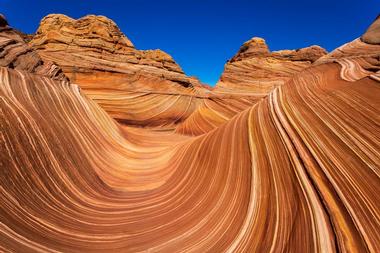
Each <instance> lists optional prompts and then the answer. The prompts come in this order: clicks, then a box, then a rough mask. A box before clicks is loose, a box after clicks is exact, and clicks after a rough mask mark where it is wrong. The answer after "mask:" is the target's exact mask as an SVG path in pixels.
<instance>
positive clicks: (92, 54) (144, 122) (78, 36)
mask: <svg viewBox="0 0 380 253" xmlns="http://www.w3.org/2000/svg"><path fill="white" fill-rule="evenodd" d="M29 44H30V45H31V46H32V47H33V48H34V49H35V50H37V52H38V53H39V55H40V56H41V57H42V58H43V59H44V60H49V61H54V62H56V63H57V64H58V65H59V66H60V67H61V68H62V69H63V71H64V73H65V74H66V75H67V76H68V77H69V79H70V80H71V81H72V82H73V83H76V84H78V85H79V86H80V87H81V88H82V89H83V91H84V92H85V93H86V94H87V95H88V96H89V97H90V98H91V99H93V100H95V101H96V102H97V103H99V104H100V105H101V106H102V107H103V108H104V109H105V110H106V111H107V112H108V113H110V114H111V115H112V116H113V117H114V118H115V119H117V120H119V121H120V122H124V123H128V124H132V123H133V124H136V125H140V126H152V125H153V126H156V125H160V126H161V125H165V126H170V125H175V124H176V122H180V121H182V120H183V118H184V117H186V115H187V114H188V113H185V114H184V115H182V114H183V113H182V112H183V110H184V109H185V108H184V107H183V106H181V105H186V104H189V100H191V101H192V100H193V99H192V98H191V97H193V96H194V95H203V94H204V93H207V92H208V89H206V88H205V86H203V85H201V84H200V82H199V81H198V80H197V79H196V78H192V77H188V76H186V75H185V74H184V72H183V71H182V69H181V68H180V67H179V65H178V64H177V63H176V62H175V61H174V60H173V58H172V57H171V56H170V55H168V54H167V53H165V52H163V51H161V50H137V49H136V48H135V47H134V46H133V44H132V42H131V41H130V40H129V39H128V38H127V37H126V36H125V35H124V34H123V33H122V32H121V31H120V30H119V28H118V27H117V26H116V24H115V23H114V22H113V21H112V20H110V19H108V18H106V17H104V16H95V15H89V16H85V17H83V18H80V19H78V20H75V19H72V18H69V17H67V16H65V15H60V14H51V15H48V16H46V17H45V18H44V19H42V21H41V23H40V26H39V28H38V30H37V32H36V35H35V36H34V37H33V39H32V40H31V42H30V43H29ZM162 93H165V94H166V95H163V96H159V95H157V94H162ZM173 93H175V94H183V95H184V96H185V97H184V98H179V97H178V96H177V95H176V96H170V95H171V94H173ZM189 96H190V98H189ZM132 98H135V99H134V100H133V101H132ZM147 100H148V101H150V102H149V103H154V104H156V105H157V110H154V111H150V112H146V111H145V110H144V109H139V108H136V107H135V105H139V104H140V105H141V106H142V107H145V108H147V107H148V106H149V105H146V101H147ZM177 100H180V101H181V103H176V104H177V105H179V106H178V107H179V108H178V109H175V108H173V110H172V112H171V113H169V114H170V115H168V113H166V114H162V113H161V112H162V111H164V110H166V108H167V104H170V103H171V102H170V101H172V103H174V102H175V101H177ZM125 101H130V104H128V103H125ZM159 105H163V107H160V106H159ZM194 106H196V103H192V102H191V103H190V104H189V105H188V106H187V107H189V113H190V112H191V109H192V108H194ZM178 114H179V115H182V116H178V117H177V116H176V115H178ZM151 117H153V120H152V119H151Z"/></svg>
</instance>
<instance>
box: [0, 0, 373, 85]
mask: <svg viewBox="0 0 380 253" xmlns="http://www.w3.org/2000/svg"><path fill="white" fill-rule="evenodd" d="M379 11H380V0H339V1H338V0H319V1H311V0H293V1H292V0H288V1H285V0H260V1H254V0H251V1H249V0H228V1H227V0H177V1H174V0H129V1H128V0H125V1H122V0H120V1H117V0H75V1H72V0H54V1H51V0H33V1H32V0H0V13H3V14H5V15H6V17H7V18H8V21H9V22H10V24H11V25H12V26H14V27H16V28H18V29H20V30H22V31H23V32H26V33H33V32H35V30H36V29H37V27H38V24H39V21H40V20H41V18H42V17H44V16H45V15H47V14H49V13H63V14H66V15H68V16H71V17H73V18H79V17H81V16H84V15H86V14H99V15H100V14H101V15H105V16H107V17H109V18H111V19H113V20H114V21H115V22H116V23H117V24H118V26H119V27H120V29H121V30H122V31H123V32H124V33H125V34H126V36H127V37H128V38H129V39H130V40H132V42H133V43H134V45H135V46H136V47H137V48H138V49H155V48H160V49H162V50H164V51H166V52H168V53H169V54H171V55H172V56H173V58H174V59H175V60H176V61H177V62H178V63H179V64H180V66H181V67H182V68H183V70H184V71H185V72H186V74H188V75H192V76H197V77H199V78H200V79H201V80H202V81H203V82H205V83H208V84H211V85H213V84H214V83H215V82H216V81H217V80H218V78H219V76H220V74H221V72H222V71H223V67H224V64H225V62H226V60H227V59H229V58H230V57H231V56H233V55H234V54H235V53H236V51H237V50H238V49H239V47H240V45H241V44H242V43H243V42H245V41H246V40H248V39H250V38H251V37H253V36H260V37H263V38H265V39H266V41H267V43H268V45H269V47H270V48H271V50H280V49H295V48H300V47H305V46H309V45H313V44H319V45H321V46H322V47H324V48H326V49H327V50H328V51H331V50H332V49H334V48H336V47H338V46H340V45H341V44H343V43H345V42H348V41H351V40H353V39H354V38H356V37H359V36H360V35H361V34H362V33H363V32H364V31H365V29H366V28H367V27H368V25H369V24H370V23H371V22H372V21H373V20H374V18H375V17H376V16H377V15H378V14H379Z"/></svg>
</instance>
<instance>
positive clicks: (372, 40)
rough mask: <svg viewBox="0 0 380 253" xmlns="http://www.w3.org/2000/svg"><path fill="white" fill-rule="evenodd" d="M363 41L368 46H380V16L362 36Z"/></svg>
mask: <svg viewBox="0 0 380 253" xmlns="http://www.w3.org/2000/svg"><path fill="white" fill-rule="evenodd" d="M361 39H362V41H363V42H365V43H368V44H375V45H376V44H380V15H379V16H378V17H377V18H376V19H375V21H374V22H373V23H372V25H371V26H370V27H369V28H368V30H367V31H366V32H365V33H364V34H363V35H362V37H361Z"/></svg>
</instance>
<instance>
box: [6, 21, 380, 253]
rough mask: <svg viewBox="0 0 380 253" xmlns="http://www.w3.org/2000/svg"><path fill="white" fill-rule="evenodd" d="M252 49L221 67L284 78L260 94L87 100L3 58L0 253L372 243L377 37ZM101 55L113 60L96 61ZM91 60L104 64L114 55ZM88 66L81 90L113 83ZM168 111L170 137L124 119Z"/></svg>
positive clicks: (321, 247) (379, 219)
mask: <svg viewBox="0 0 380 253" xmlns="http://www.w3.org/2000/svg"><path fill="white" fill-rule="evenodd" d="M69 21H70V20H69ZM70 22H71V21H70ZM0 23H1V22H0ZM110 25H112V24H110ZM7 29H8V28H7ZM99 29H100V28H99ZM100 30H101V29H100ZM74 31H75V29H74ZM1 34H2V33H1ZM1 34H0V35H1ZM6 34H7V35H8V33H6ZM69 34H70V33H69ZM54 36H55V35H54ZM63 37H65V36H63ZM68 38H69V36H68ZM37 39H38V37H37V38H36V39H34V42H32V43H35V41H36V40H37ZM99 41H100V40H99ZM122 41H123V42H122V43H123V45H124V46H123V47H124V49H125V50H127V49H126V48H130V49H131V50H135V49H133V48H132V44H131V43H128V42H127V40H124V39H122ZM50 43H51V42H49V43H47V44H50ZM54 43H55V42H54ZM80 43H81V42H80ZM47 44H44V45H45V46H46V45H47ZM58 44H59V43H58ZM249 44H250V43H249ZM253 44H255V45H256V46H255V47H259V51H260V53H258V54H257V53H255V50H253V49H249V48H248V49H246V50H242V52H239V54H238V55H237V56H236V58H235V60H233V61H232V62H230V63H228V64H230V65H233V64H235V63H239V62H240V63H242V62H244V61H246V60H249V59H251V62H250V63H251V64H252V65H247V63H244V64H245V65H243V64H241V65H239V66H237V65H234V66H235V67H236V68H237V69H238V70H239V71H240V72H239V71H238V72H236V73H239V75H238V76H239V77H238V78H240V79H241V80H245V79H249V78H254V77H255V76H252V77H251V76H250V75H249V72H250V71H252V72H253V73H255V75H256V74H257V75H258V78H259V79H260V78H261V79H262V80H264V79H265V78H264V75H263V76H260V73H262V71H263V70H260V71H261V72H260V71H259V70H257V66H256V65H254V64H255V62H254V61H253V59H256V60H260V61H262V62H264V63H265V62H266V64H267V65H266V66H265V67H266V70H267V71H268V73H269V74H270V75H268V76H267V78H269V79H274V76H276V78H277V77H278V79H276V80H282V81H283V79H281V78H286V79H287V81H286V82H285V81H283V83H281V84H279V85H275V86H276V87H275V88H274V87H272V89H273V90H272V91H269V90H270V89H269V88H268V89H267V90H266V92H267V94H266V93H265V92H262V94H261V93H258V91H259V90H258V89H257V88H256V86H252V85H248V84H247V83H244V84H242V85H239V83H235V82H231V81H229V82H225V83H223V84H219V85H221V86H223V85H224V87H223V88H222V87H219V88H218V89H217V90H216V91H209V92H204V93H201V92H200V91H202V88H199V90H200V91H198V90H197V89H198V88H197V87H196V86H194V87H195V88H186V87H183V86H182V85H180V84H178V83H176V82H172V83H171V84H170V85H172V86H173V87H172V90H171V91H170V92H163V91H162V90H160V88H159V87H157V83H155V82H154V81H153V80H157V79H156V78H155V77H154V78H153V77H152V79H150V80H152V83H147V82H146V80H144V82H146V83H141V84H139V85H136V86H128V87H129V88H131V87H133V88H134V90H133V89H132V88H131V89H132V90H131V91H128V92H127V91H125V87H127V85H128V84H129V83H128V82H125V83H123V85H124V86H119V87H121V88H120V89H119V90H117V89H116V88H115V87H117V86H116V85H115V84H113V83H111V85H113V88H112V89H110V90H108V89H107V88H106V87H101V86H99V94H96V93H95V89H93V92H94V93H92V94H90V95H86V94H84V93H86V92H87V93H88V92H89V91H91V89H90V88H88V87H86V85H84V84H83V83H82V82H80V85H81V86H82V87H84V88H83V89H80V88H79V87H78V85H77V84H75V83H72V81H73V80H72V79H73V78H72V76H71V83H70V82H67V81H65V80H57V79H55V80H54V79H53V78H48V77H47V76H46V75H45V74H44V72H43V73H40V72H36V71H35V70H34V69H33V68H22V69H17V70H15V69H14V68H13V66H9V64H8V65H5V66H3V67H0V112H1V113H0V129H1V132H0V136H1V138H0V150H1V151H2V152H0V168H1V173H0V203H1V205H0V251H4V252H305V253H308V252H323V253H325V252H327V253H329V252H358V253H361V252H380V195H379V194H378V193H379V191H380V176H379V175H380V166H379V165H380V117H379V115H380V99H379V94H380V78H379V75H378V66H379V65H380V62H379V61H380V57H379V54H380V45H374V44H368V43H366V42H364V41H362V40H360V39H357V40H355V41H353V42H351V43H348V44H346V45H344V46H343V47H341V48H340V49H337V50H335V51H333V52H332V53H330V54H329V55H326V56H324V57H323V58H320V59H319V60H317V61H316V62H315V59H316V58H317V56H316V55H318V54H319V53H318V52H322V51H321V50H320V49H319V48H314V49H313V48H312V49H310V48H309V49H306V50H303V51H302V52H294V51H280V52H269V50H266V49H265V44H264V43H263V40H258V39H254V41H253ZM16 45H17V47H19V45H18V44H17V43H16ZM55 46H56V45H54V47H55ZM23 47H24V46H23ZM35 47H37V46H35ZM73 47H74V48H75V49H73V50H74V51H75V50H78V52H79V53H78V55H81V57H83V58H84V59H87V57H88V55H87V54H84V53H83V52H82V51H81V50H82V49H81V48H80V47H78V46H73ZM37 48H38V47H37ZM70 48H71V46H70ZM6 49H7V50H8V52H10V48H6ZM29 50H30V53H33V52H34V51H33V49H32V48H29ZM45 50H46V51H45ZM65 50H68V51H70V50H71V49H59V50H57V52H59V53H60V54H62V55H66V56H67V59H68V61H70V60H73V58H70V57H77V56H69V55H68V54H66V53H65V52H66V51H65ZM88 50H89V51H91V50H92V49H91V50H90V49H88ZM97 50H98V49H97ZM99 50H100V49H99ZM128 50H129V49H128ZM314 50H315V51H316V52H317V53H315V52H314ZM299 51H301V50H299ZM28 52H29V51H28ZM70 52H72V53H73V51H70ZM338 52H339V54H338ZM39 53H40V54H41V55H43V58H44V60H46V59H50V58H49V57H53V58H54V57H58V56H57V55H55V53H54V50H48V49H41V48H40V49H39ZM103 53H104V55H105V56H104V57H105V59H110V57H112V54H111V53H109V52H105V51H104V52H103V51H101V52H97V53H94V55H98V56H101V55H102V54H103ZM73 54H74V53H73ZM91 54H92V53H89V55H91ZM263 54H267V56H265V57H264V56H263ZM5 55H7V54H5ZM239 55H240V56H239ZM243 56H244V57H243ZM92 57H93V56H91V57H90V58H91V61H94V64H97V65H98V66H99V68H102V69H103V70H104V68H105V67H104V66H107V64H111V63H110V62H112V61H114V60H106V61H105V62H107V63H104V62H103V60H102V58H101V57H99V59H98V61H95V59H93V58H92ZM239 57H240V58H239ZM245 58H248V59H245ZM266 59H271V60H273V61H278V62H276V64H277V65H275V66H276V68H274V67H273V66H271V65H270V64H269V63H270V61H268V60H266ZM285 59H293V60H285ZM294 59H302V60H299V61H300V62H298V60H294ZM306 59H308V60H306ZM1 60H3V58H1ZM293 61H294V62H293ZM73 62H74V61H73ZM84 62H85V63H83V65H81V71H83V73H84V72H85V71H89V72H88V75H87V77H86V78H87V79H91V78H93V79H92V81H91V85H97V82H100V83H101V84H102V85H105V84H106V82H103V83H102V80H103V79H102V78H104V79H106V78H107V76H106V75H107V74H110V75H111V76H112V72H111V71H108V70H107V71H104V73H101V74H100V73H96V72H95V71H94V69H93V68H90V67H88V66H90V65H86V64H89V63H88V62H87V63H86V61H84ZM306 62H309V63H307V64H306ZM310 62H314V63H313V64H311V63H310ZM21 63H23V62H21ZM296 63H302V64H300V65H299V66H298V65H297V64H296ZM61 64H63V65H62V66H63V69H64V71H66V72H65V73H68V74H69V75H70V72H69V71H68V70H67V69H68V66H69V65H68V64H67V65H65V64H64V62H63V60H62V63H61ZM123 64H124V63H123ZM123 64H122V65H123ZM128 64H129V63H128ZM228 64H227V65H228ZM291 64H293V65H291ZM137 65H139V64H137ZM304 65H305V66H306V65H307V67H308V68H307V71H300V72H297V71H298V70H299V69H302V68H301V67H304ZM73 66H75V65H73ZM123 66H124V65H123ZM243 66H244V68H246V72H247V73H246V74H245V76H247V77H244V78H243V77H242V75H241V73H243V72H242V70H241V68H243ZM279 66H281V67H282V69H286V70H287V71H280V72H275V69H276V71H278V69H279V68H280V67H279ZM289 66H298V67H297V68H296V70H297V71H294V72H293V74H292V75H290V74H289V76H286V75H285V74H284V73H288V72H289V73H290V72H291V71H290V67H289ZM229 67H231V66H229ZM119 68H121V67H117V68H116V69H119ZM138 68H145V67H141V66H139V67H138ZM153 68H156V69H159V68H158V67H152V69H153ZM65 69H66V70H65ZM269 70H271V71H269ZM153 72H154V71H153ZM83 73H80V74H79V75H83ZM91 73H92V74H91ZM231 73H232V72H231ZM276 73H277V74H276ZM92 75H93V76H92ZM102 75H103V76H102ZM144 75H145V74H144ZM154 75H155V74H152V76H154ZM231 75H232V74H230V76H229V75H227V76H226V78H227V80H229V79H228V78H231ZM248 76H249V77H248ZM185 78H186V77H185ZM79 80H85V78H84V77H83V79H79ZM109 80H112V79H111V78H110V79H109ZM165 80H166V79H165ZM87 81H88V82H89V83H90V81H89V80H87ZM140 81H141V80H140ZM221 82H222V81H221ZM165 84H166V85H168V86H169V82H168V81H167V80H166V81H165ZM91 85H90V84H89V85H88V86H91ZM144 87H147V89H149V92H146V91H145V92H144V91H142V90H141V88H144ZM86 89H87V91H86ZM218 90H219V91H218ZM108 91H109V92H110V93H109V95H108V96H109V97H107V94H108ZM228 91H230V92H228ZM260 91H264V90H260ZM115 92H120V93H119V94H117V95H115ZM182 92H183V93H182ZM88 94H89V93H88ZM96 95H98V96H99V97H96ZM92 98H94V99H92ZM117 99H119V100H122V102H119V104H118V105H120V104H122V105H125V107H124V108H121V107H117V106H116V107H115V106H113V107H112V102H113V101H116V100H117ZM103 100H106V102H103ZM97 102H99V104H98V103H97ZM107 103H108V104H109V107H108V108H107V106H106V105H107ZM103 108H104V109H103ZM114 108H119V113H120V112H124V113H125V114H128V111H123V110H129V109H133V108H135V109H134V111H133V113H131V114H130V115H129V118H128V120H134V119H135V120H136V121H138V124H137V123H136V122H128V121H127V122H123V124H120V123H119V122H117V121H115V120H114V119H113V118H112V117H114V112H112V110H113V109H114ZM157 108H158V109H157ZM173 108H176V109H173ZM157 110H159V113H158V112H157ZM144 115H145V117H146V119H138V118H136V117H143V116H144ZM123 117H124V116H123ZM169 118H172V120H174V121H179V122H178V123H177V124H174V125H172V127H173V129H171V130H170V131H162V130H163V128H158V129H151V128H141V127H139V128H136V127H134V126H136V124H137V125H139V124H141V122H145V123H146V124H152V125H154V124H155V122H157V121H158V122H159V124H157V125H160V126H162V125H164V123H163V122H166V123H165V124H167V122H168V119H169ZM139 126H141V125H139Z"/></svg>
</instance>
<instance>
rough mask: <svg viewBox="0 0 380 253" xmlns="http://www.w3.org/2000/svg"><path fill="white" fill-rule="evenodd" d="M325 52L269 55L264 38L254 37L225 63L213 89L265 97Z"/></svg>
mask: <svg viewBox="0 0 380 253" xmlns="http://www.w3.org/2000/svg"><path fill="white" fill-rule="evenodd" d="M326 53H327V52H326V50H324V49H323V48H321V47H319V46H311V47H307V48H301V49H297V50H281V51H275V52H271V51H270V50H269V48H268V46H267V44H266V43H265V40H264V39H262V38H258V37H254V38H252V39H251V40H249V41H247V42H245V43H244V44H243V46H241V48H240V49H239V51H238V53H237V54H236V55H235V56H234V57H232V58H231V60H229V61H228V62H227V64H226V65H225V68H224V71H223V74H222V76H221V78H220V80H219V82H218V83H217V89H216V90H221V91H222V90H227V91H228V90H245V91H251V92H254V93H256V94H257V95H263V96H265V95H266V94H268V93H269V92H270V91H272V90H273V89H274V88H276V87H278V86H280V85H283V84H284V83H285V82H286V81H287V80H289V79H290V77H291V76H292V75H293V74H295V73H298V72H300V71H301V70H303V69H305V68H307V67H309V66H311V64H312V63H313V62H315V61H316V60H317V59H318V58H320V57H322V56H323V55H325V54H326Z"/></svg>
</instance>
